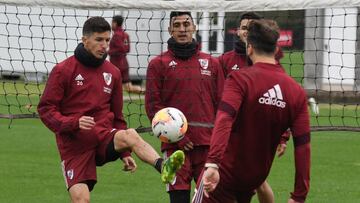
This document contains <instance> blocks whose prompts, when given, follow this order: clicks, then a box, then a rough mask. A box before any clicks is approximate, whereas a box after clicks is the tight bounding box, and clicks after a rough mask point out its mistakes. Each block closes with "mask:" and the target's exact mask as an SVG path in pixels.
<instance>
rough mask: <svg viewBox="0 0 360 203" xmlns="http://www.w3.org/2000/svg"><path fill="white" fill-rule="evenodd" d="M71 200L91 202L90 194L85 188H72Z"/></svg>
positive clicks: (74, 201) (83, 202) (78, 202)
mask: <svg viewBox="0 0 360 203" xmlns="http://www.w3.org/2000/svg"><path fill="white" fill-rule="evenodd" d="M69 192H70V197H71V202H73V203H89V202H90V194H89V193H88V192H85V191H83V190H70V191H69Z"/></svg>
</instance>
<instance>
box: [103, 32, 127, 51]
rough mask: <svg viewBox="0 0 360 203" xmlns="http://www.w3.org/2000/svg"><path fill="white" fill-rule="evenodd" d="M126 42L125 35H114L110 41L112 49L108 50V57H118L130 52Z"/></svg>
mask: <svg viewBox="0 0 360 203" xmlns="http://www.w3.org/2000/svg"><path fill="white" fill-rule="evenodd" d="M128 40H129V38H128V37H126V35H124V36H122V35H119V34H116V33H115V34H114V35H113V37H112V38H111V40H110V43H111V47H112V48H111V49H110V50H109V52H108V54H109V55H110V56H119V55H122V54H126V53H128V52H129V51H130V46H129V41H128Z"/></svg>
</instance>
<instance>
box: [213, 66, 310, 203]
mask: <svg viewBox="0 0 360 203" xmlns="http://www.w3.org/2000/svg"><path fill="white" fill-rule="evenodd" d="M288 128H290V129H291V132H292V134H293V138H294V145H295V166H296V175H295V190H294V192H293V193H292V198H294V199H295V200H298V201H304V200H305V198H306V195H307V193H308V190H309V180H310V123H309V114H308V108H307V99H306V93H305V91H304V90H303V89H302V88H301V86H300V85H298V84H297V83H296V82H295V81H294V80H293V79H292V78H291V77H290V76H288V75H287V74H286V73H284V71H283V70H282V67H281V66H280V65H274V64H266V63H256V64H254V65H253V66H252V67H250V68H246V69H242V70H239V71H234V72H232V73H231V74H230V75H229V77H228V79H227V81H226V83H225V87H224V91H223V96H222V100H221V103H220V105H219V109H218V112H217V116H216V121H215V127H214V130H213V134H212V138H211V145H210V151H209V154H208V159H207V163H216V164H218V165H220V176H221V181H224V183H225V184H227V185H229V186H230V187H231V188H237V189H239V190H247V191H249V190H252V189H255V188H257V187H258V186H259V185H261V184H262V183H263V182H264V180H265V179H266V177H267V176H268V174H269V171H270V168H271V165H272V162H273V159H274V156H275V152H276V148H277V145H278V143H279V140H280V135H281V134H282V133H283V132H284V131H285V130H287V129H288Z"/></svg>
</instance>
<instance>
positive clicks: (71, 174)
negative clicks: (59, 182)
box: [66, 169, 74, 180]
mask: <svg viewBox="0 0 360 203" xmlns="http://www.w3.org/2000/svg"><path fill="white" fill-rule="evenodd" d="M66 175H67V177H68V178H69V179H70V180H72V179H73V178H74V169H70V170H68V171H66Z"/></svg>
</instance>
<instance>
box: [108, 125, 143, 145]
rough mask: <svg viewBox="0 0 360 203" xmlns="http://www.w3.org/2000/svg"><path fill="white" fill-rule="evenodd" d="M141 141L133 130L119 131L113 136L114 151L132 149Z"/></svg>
mask: <svg viewBox="0 0 360 203" xmlns="http://www.w3.org/2000/svg"><path fill="white" fill-rule="evenodd" d="M140 140H141V138H140V136H139V134H138V133H137V132H136V131H135V130H134V129H127V130H121V131H119V132H117V133H116V134H115V137H114V144H115V149H124V148H132V147H133V146H134V145H135V144H136V143H138V142H139V141H140Z"/></svg>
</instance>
